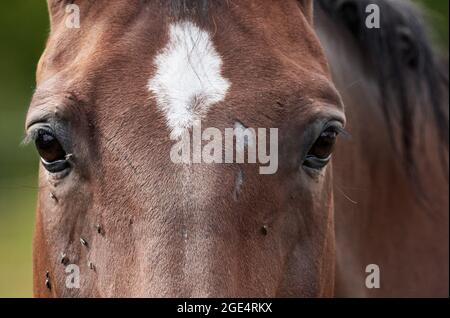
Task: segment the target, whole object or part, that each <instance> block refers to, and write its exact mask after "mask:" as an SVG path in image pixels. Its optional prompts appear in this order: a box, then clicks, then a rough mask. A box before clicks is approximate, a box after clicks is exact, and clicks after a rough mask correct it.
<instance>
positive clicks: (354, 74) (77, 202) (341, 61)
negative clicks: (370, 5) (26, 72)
mask: <svg viewBox="0 0 450 318" xmlns="http://www.w3.org/2000/svg"><path fill="white" fill-rule="evenodd" d="M372 2H375V3H377V4H379V5H380V6H381V7H382V8H383V9H384V8H388V9H389V10H392V12H393V14H389V15H387V16H386V17H384V18H383V21H382V22H383V23H386V24H387V26H389V27H390V28H393V29H394V30H397V29H401V30H402V31H403V32H402V33H401V35H402V36H401V37H400V38H398V37H397V36H398V35H399V34H397V33H387V34H386V33H383V32H382V31H381V30H383V26H382V28H381V29H380V30H363V29H364V25H363V23H361V21H364V17H365V14H366V13H365V12H364V10H361V8H362V4H363V3H365V2H364V0H363V1H351V0H349V1H326V0H321V1H312V0H286V1H275V0H264V1H262V0H246V1H243V0H227V1H212V0H197V1H194V0H167V1H159V0H131V1H130V0H127V1H125V0H114V1H95V2H94V1H84V0H79V1H66V0H63V1H61V0H48V7H49V16H50V35H49V39H48V42H47V45H46V48H45V51H44V53H43V55H42V57H41V59H40V61H39V63H38V67H37V74H36V90H35V92H34V95H33V98H32V101H31V104H30V108H29V111H28V114H27V118H26V123H25V126H26V135H27V137H26V140H27V141H28V142H34V143H35V145H36V148H37V151H38V153H39V155H40V158H41V159H40V161H41V164H40V168H39V193H38V202H37V209H36V223H35V234H34V241H33V259H34V261H33V286H34V295H35V296H36V297H333V296H345V297H352V296H361V297H364V296H367V297H370V296H373V297H379V296H396V295H400V296H414V295H425V296H444V295H446V294H448V283H446V281H447V282H448V279H446V278H448V195H447V192H448V179H446V178H445V176H443V174H444V173H443V172H442V171H445V168H446V166H448V163H447V160H448V158H446V154H448V138H447V135H446V133H447V131H448V129H447V131H446V132H443V130H442V129H443V127H444V128H445V127H447V128H448V115H447V114H448V113H446V109H445V102H446V100H445V99H446V98H448V97H446V95H445V94H446V90H445V87H444V86H445V76H444V75H445V74H443V76H442V77H440V76H438V74H441V73H442V68H441V67H440V64H439V62H438V57H437V54H436V53H434V51H432V49H431V45H430V42H429V41H428V39H427V38H426V37H425V36H419V37H417V35H418V34H423V33H424V27H423V25H422V24H420V23H418V24H417V23H416V22H415V21H412V20H411V18H416V17H418V15H417V14H418V12H417V11H415V10H413V9H412V6H411V5H410V4H403V3H402V5H398V4H394V3H393V2H391V1H372ZM68 8H69V10H68ZM70 8H76V9H77V10H75V11H74V12H75V13H79V19H80V24H79V27H73V25H72V27H70V26H71V25H70V23H69V24H67V19H69V18H72V16H71V15H72V14H73V12H72V11H70ZM405 8H406V9H407V11H406V15H405V13H402V12H403V11H402V10H403V9H405ZM383 12H384V11H383ZM399 17H401V18H402V19H399ZM75 25H76V24H75ZM409 31H413V32H411V33H408V32H409ZM371 32H372V33H371ZM405 44H408V45H410V47H407V48H406V49H398V50H397V51H395V52H393V51H386V49H387V48H390V46H391V45H392V46H393V47H394V48H397V47H400V48H404V45H405ZM386 45H387V47H386ZM412 47H414V49H415V50H411V49H410V48H412ZM411 52H414V54H411ZM379 55H380V56H379ZM381 59H384V60H381ZM380 60H381V61H380ZM380 66H381V67H380ZM397 67H398V68H399V69H397ZM391 76H394V77H393V81H394V83H395V85H392V82H391V81H390V79H391ZM388 79H389V81H387V80H388ZM415 85H418V86H415ZM417 87H420V90H419V89H416V90H413V91H412V89H413V88H417ZM419 101H420V103H419ZM422 102H423V103H422ZM344 105H345V107H344ZM443 105H444V106H443ZM413 110H414V111H416V113H415V114H416V115H413ZM418 110H421V111H422V112H421V113H420V116H418V115H417V111H418ZM446 116H447V117H446ZM199 122H201V125H202V127H210V128H213V129H214V130H212V131H214V132H215V133H220V132H222V131H225V133H226V131H227V129H232V130H231V131H232V133H233V134H234V135H233V140H234V139H235V141H236V142H235V144H233V145H231V147H232V148H233V150H234V151H233V157H234V156H236V157H238V156H239V155H243V157H245V156H244V155H245V154H248V158H250V157H251V156H250V152H251V151H250V150H251V148H252V146H253V144H256V143H257V144H258V150H259V149H260V148H261V146H263V145H266V146H269V147H268V148H269V149H271V148H270V147H271V146H273V145H272V144H273V143H275V144H276V148H274V149H277V152H276V153H277V155H278V157H277V166H276V169H275V171H272V173H269V174H263V173H261V169H260V168H261V167H259V166H258V165H256V164H255V163H254V162H250V160H248V162H244V163H237V162H234V161H233V162H230V163H223V161H221V160H219V159H223V158H222V157H223V152H222V151H221V150H223V149H218V147H212V148H213V150H214V151H213V152H214V154H215V155H216V152H217V153H218V154H219V155H217V156H214V158H213V159H214V160H211V162H206V161H200V162H194V161H195V158H194V160H191V159H188V160H183V161H181V162H175V161H174V160H172V158H171V154H173V153H176V154H179V153H180V151H181V153H183V151H185V150H186V149H191V144H190V143H188V142H187V141H186V140H188V139H187V138H185V137H186V136H189V137H190V136H193V134H194V131H195V128H196V127H197V125H198V123H199ZM236 127H238V128H239V127H241V128H243V129H242V130H241V132H242V131H243V132H244V134H245V137H244V138H242V139H241V143H240V144H239V142H238V139H239V136H240V134H239V131H240V130H239V129H238V128H236ZM252 127H255V129H252ZM233 128H234V129H233ZM256 128H258V129H256ZM268 128H270V129H274V131H276V132H277V135H276V136H277V138H276V139H274V140H272V138H270V139H267V138H266V137H267V136H265V135H264V134H257V136H256V134H255V132H256V131H258V132H260V129H268ZM275 129H276V130H275ZM228 131H230V130H228ZM205 132H206V131H205ZM413 132H415V133H420V134H421V135H420V138H418V139H423V142H422V143H420V144H419V143H417V144H416V143H415V142H414V141H415V138H412V137H415V136H416V135H417V134H413ZM206 135H207V134H206ZM216 135H217V134H216ZM204 136H205V135H203V136H200V139H198V138H197V139H195V138H193V139H192V140H193V141H192V143H193V145H192V149H194V148H195V147H196V145H195V143H197V146H199V145H200V146H201V145H204V144H206V143H207V142H208V141H211V139H213V138H212V137H211V136H209V137H210V138H209V139H208V138H206V139H204V138H203V137H204ZM207 137H208V136H207ZM271 137H272V136H271ZM446 138H447V139H446ZM338 139H339V141H338ZM189 140H190V139H189ZM399 140H400V141H401V143H400V146H399V143H398V141H399ZM186 144H187V145H188V147H186V148H183V146H186ZM174 145H175V146H176V145H181V148H182V149H181V150H180V149H178V148H175V149H176V151H173V149H174ZM220 145H221V146H220V147H219V148H222V147H224V146H223V145H222V144H220ZM228 146H229V145H228ZM226 147H227V146H225V148H226ZM208 149H209V150H211V148H208ZM266 149H267V148H266ZM208 152H209V151H207V152H206V154H208ZM242 153H243V154H242ZM258 153H259V151H258ZM204 154H205V152H204ZM209 154H210V153H209ZM194 157H195V156H194ZM219 161H220V163H219ZM369 264H376V265H378V266H379V269H380V275H381V286H379V288H375V289H368V287H367V286H366V285H365V281H366V277H365V275H367V273H365V269H366V266H367V265H369ZM430 272H431V273H435V274H436V275H435V276H433V277H430V276H431V275H430ZM73 273H75V274H77V275H75V276H73V275H72V274H73ZM68 278H70V279H69V281H68ZM74 282H76V284H73V283H74Z"/></svg>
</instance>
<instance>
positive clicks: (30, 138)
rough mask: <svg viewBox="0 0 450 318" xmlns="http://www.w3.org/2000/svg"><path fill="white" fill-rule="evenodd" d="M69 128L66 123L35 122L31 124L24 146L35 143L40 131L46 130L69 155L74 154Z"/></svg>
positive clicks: (23, 142)
mask: <svg viewBox="0 0 450 318" xmlns="http://www.w3.org/2000/svg"><path fill="white" fill-rule="evenodd" d="M68 128H69V127H68V126H67V124H66V123H64V122H59V121H58V122H56V121H50V120H43V121H35V122H34V123H30V125H29V126H28V129H27V132H26V135H25V138H24V140H23V141H22V144H24V145H27V144H29V143H32V142H34V141H35V140H36V138H37V136H38V133H39V131H41V130H45V131H47V132H48V133H49V134H51V135H53V136H54V137H55V138H56V139H57V140H58V142H59V143H60V144H61V146H62V147H63V149H64V150H65V151H66V152H67V153H69V152H72V149H71V142H70V138H69V129H68Z"/></svg>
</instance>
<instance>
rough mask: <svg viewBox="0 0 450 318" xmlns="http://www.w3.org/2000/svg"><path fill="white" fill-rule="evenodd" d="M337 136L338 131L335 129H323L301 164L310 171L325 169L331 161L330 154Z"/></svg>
mask: <svg viewBox="0 0 450 318" xmlns="http://www.w3.org/2000/svg"><path fill="white" fill-rule="evenodd" d="M338 135H339V129H338V128H336V127H328V128H327V129H325V130H324V131H323V132H322V133H321V134H320V137H319V138H318V139H317V140H316V142H315V143H314V145H313V146H312V147H311V149H310V150H309V152H308V155H307V156H306V159H305V162H304V163H303V164H304V165H305V166H306V167H308V168H312V169H322V168H323V167H325V166H326V165H327V164H328V163H329V162H330V160H331V154H332V153H333V149H334V145H335V144H336V139H337V136H338Z"/></svg>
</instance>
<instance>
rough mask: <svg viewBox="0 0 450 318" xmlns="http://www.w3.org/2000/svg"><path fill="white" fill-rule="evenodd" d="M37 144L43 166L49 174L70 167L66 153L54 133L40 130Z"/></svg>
mask: <svg viewBox="0 0 450 318" xmlns="http://www.w3.org/2000/svg"><path fill="white" fill-rule="evenodd" d="M35 144H36V149H37V151H38V152H39V155H40V156H41V159H42V164H43V165H44V167H45V169H47V170H48V171H49V172H60V171H63V170H64V169H66V168H67V167H68V166H69V164H68V162H67V160H66V155H67V154H66V152H65V151H64V149H63V147H62V146H61V144H60V142H59V141H58V139H57V138H56V137H55V136H54V135H53V134H52V133H50V132H48V131H47V130H45V129H41V130H39V131H38V133H37V136H36V140H35Z"/></svg>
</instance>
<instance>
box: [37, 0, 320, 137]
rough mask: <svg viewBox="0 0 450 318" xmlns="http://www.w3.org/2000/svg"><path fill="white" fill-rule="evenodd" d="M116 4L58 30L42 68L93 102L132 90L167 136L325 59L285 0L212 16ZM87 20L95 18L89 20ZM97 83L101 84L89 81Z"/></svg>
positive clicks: (289, 82)
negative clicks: (160, 120)
mask: <svg viewBox="0 0 450 318" xmlns="http://www.w3.org/2000/svg"><path fill="white" fill-rule="evenodd" d="M100 2H101V1H100ZM100 2H99V3H100ZM81 3H82V2H81ZM95 3H97V2H95ZM101 3H103V2H101ZM121 3H122V2H121V1H115V2H114V5H111V7H104V6H103V4H102V5H101V6H100V7H101V8H103V9H105V10H104V11H102V12H101V14H100V13H99V14H100V15H101V18H99V17H98V15H97V14H92V13H88V12H85V13H84V14H85V15H86V17H85V20H83V19H82V20H81V21H82V23H85V24H84V25H83V24H82V27H81V29H80V30H73V31H70V30H67V29H66V28H61V27H59V28H56V30H57V31H56V32H54V33H52V37H53V39H52V37H51V39H50V41H49V46H48V53H49V54H47V57H48V60H49V63H48V65H50V68H53V72H47V73H49V74H54V73H57V74H58V77H59V78H60V80H59V82H60V83H66V86H67V87H64V88H62V90H64V89H71V90H73V91H76V92H78V94H81V95H85V94H89V92H93V94H94V95H96V97H98V98H99V100H100V99H101V96H102V92H101V91H105V92H104V94H105V95H107V96H106V97H108V98H110V97H111V94H110V92H106V91H107V90H109V91H110V90H111V88H112V87H113V86H118V85H121V88H120V90H123V91H125V90H128V91H129V92H128V93H129V94H131V91H133V93H134V94H136V93H137V94H136V96H135V98H133V99H134V100H137V98H139V97H141V99H142V100H143V99H144V98H145V99H147V100H146V101H145V102H146V103H147V102H148V100H149V99H150V100H151V101H152V103H154V104H156V105H157V108H158V109H159V112H160V113H163V114H164V116H165V119H166V123H167V125H168V126H169V129H170V130H171V135H172V137H176V136H179V134H180V132H181V131H183V129H184V128H186V127H189V126H191V125H192V123H193V122H194V121H195V120H197V119H202V118H203V117H204V116H205V115H206V114H207V113H208V112H210V111H211V110H212V109H218V108H217V105H219V104H220V102H223V101H224V100H225V99H227V98H228V99H229V98H235V99H236V98H237V97H238V98H240V99H241V100H242V101H244V99H248V100H250V102H251V100H252V99H253V100H254V97H255V95H257V94H267V92H270V91H271V90H274V89H283V86H284V87H285V88H286V89H285V92H284V93H285V94H289V93H290V92H289V90H290V89H295V86H296V85H295V83H301V82H302V79H305V80H308V76H311V73H312V72H309V70H311V69H314V70H313V72H315V73H323V69H322V65H323V64H325V63H324V58H323V57H322V56H321V55H320V54H315V53H317V50H319V48H320V45H319V42H318V41H317V39H316V38H315V36H314V35H313V32H312V29H311V28H310V26H309V25H308V24H307V23H306V22H305V21H306V20H305V19H304V18H302V15H301V14H299V13H298V12H299V10H298V8H297V10H296V11H294V10H291V11H293V13H292V15H293V16H294V17H293V18H292V19H286V18H285V17H284V16H286V15H288V14H289V9H292V8H293V7H290V6H289V5H287V4H286V3H288V2H283V4H278V5H274V4H271V3H269V2H267V3H264V4H261V5H258V6H252V5H250V4H248V3H249V2H248V3H247V2H242V3H241V2H239V4H240V5H239V7H227V6H224V7H221V10H222V11H221V12H220V13H221V14H220V16H219V15H218V13H219V12H213V13H212V14H211V16H210V17H208V19H206V20H202V19H200V18H199V17H198V16H197V15H195V14H194V15H192V16H185V17H180V18H173V17H168V16H166V15H165V13H164V12H165V11H163V10H160V11H159V12H158V13H155V12H153V11H152V10H143V9H142V8H141V10H140V11H142V12H138V11H139V10H137V9H136V7H133V8H132V9H127V7H123V6H121V5H120V4H121ZM148 3H153V2H148ZM289 3H291V4H292V3H293V2H289ZM94 6H95V4H92V5H91V7H90V8H89V9H90V10H93V9H92V7H94ZM81 8H82V9H83V6H82V7H81ZM94 11H95V10H94ZM147 11H150V13H148V12H147ZM260 11H261V12H260ZM166 13H167V12H166ZM268 13H271V14H272V16H271V17H267V16H265V14H268ZM81 14H82V15H83V11H81ZM94 18H95V19H97V20H98V21H94V22H95V23H94V22H92V21H89V19H91V20H92V19H94ZM83 21H84V22H83ZM111 22H114V23H112V24H110V23H111ZM236 22H238V23H236ZM120 23H122V24H123V26H122V27H120V26H119V24H120ZM71 32H73V34H72V33H71ZM77 34H78V36H77ZM64 48H66V49H67V50H66V52H64V54H61V52H60V51H61V50H64ZM125 57H126V58H125ZM64 59H65V60H64ZM61 60H62V61H63V62H61V63H60V64H58V62H60V61H61ZM54 61H56V63H54V66H53V67H52V63H53V62H54ZM318 61H319V62H318ZM130 74H133V76H131V75H130ZM319 75H321V74H319ZM64 77H67V79H64ZM86 77H89V80H88V81H87V80H86ZM96 77H100V78H101V80H97V79H96ZM46 79H48V77H47V78H46ZM125 79H126V80H125ZM325 80H326V79H325ZM100 81H101V82H102V83H105V84H108V85H95V83H99V82H100ZM121 83H122V84H121ZM59 85H61V84H59ZM89 85H91V86H95V87H86V86H89ZM137 88H139V92H138V89H137ZM99 91H100V92H99ZM86 99H89V96H88V97H87V98H86ZM122 100H125V97H123V98H122ZM258 100H262V97H261V96H260V95H258ZM104 105H106V103H104ZM99 107H101V104H100V105H99ZM108 107H109V106H108ZM218 110H219V111H220V109H218ZM108 111H111V109H108Z"/></svg>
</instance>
